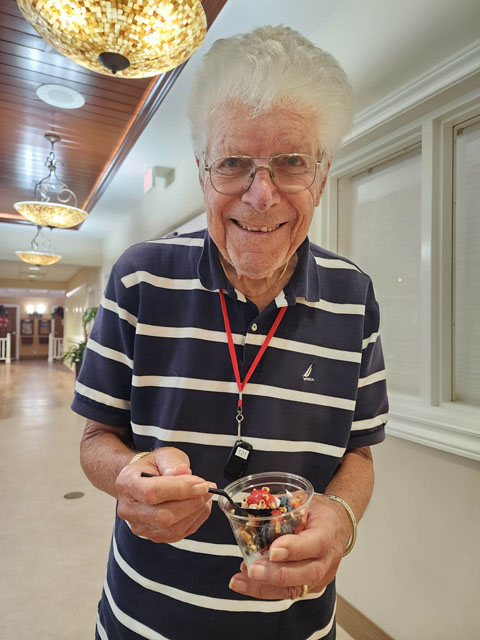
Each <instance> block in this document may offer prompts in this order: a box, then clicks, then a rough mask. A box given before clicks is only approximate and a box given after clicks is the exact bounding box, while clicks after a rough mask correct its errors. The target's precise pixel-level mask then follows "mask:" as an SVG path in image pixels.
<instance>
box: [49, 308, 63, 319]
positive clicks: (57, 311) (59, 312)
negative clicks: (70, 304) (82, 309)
mask: <svg viewBox="0 0 480 640" xmlns="http://www.w3.org/2000/svg"><path fill="white" fill-rule="evenodd" d="M57 316H60V318H62V320H63V307H56V308H55V309H54V310H53V312H52V315H51V316H50V317H51V319H52V320H55V318H56V317H57Z"/></svg>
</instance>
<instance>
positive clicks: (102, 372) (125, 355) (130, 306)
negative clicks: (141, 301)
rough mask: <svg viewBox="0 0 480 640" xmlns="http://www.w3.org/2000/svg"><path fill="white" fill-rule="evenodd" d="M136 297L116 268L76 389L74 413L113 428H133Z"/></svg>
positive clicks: (92, 334)
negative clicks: (131, 414) (125, 284)
mask: <svg viewBox="0 0 480 640" xmlns="http://www.w3.org/2000/svg"><path fill="white" fill-rule="evenodd" d="M133 289H134V290H135V289H136V287H133ZM136 295H137V294H136V293H135V291H132V289H126V288H125V286H124V285H123V283H122V281H121V279H120V277H119V275H118V273H117V272H116V270H115V268H114V269H113V270H112V273H111V275H110V279H109V281H108V284H107V287H106V290H105V295H104V297H103V299H102V303H101V305H100V307H99V310H98V313H97V316H96V318H95V324H94V326H93V328H92V331H91V333H90V336H89V338H88V342H87V348H86V350H85V356H84V359H83V363H82V367H81V369H80V373H79V376H78V378H77V381H76V385H75V397H74V400H73V403H72V409H73V411H75V412H76V413H79V414H80V415H82V416H84V417H86V418H89V419H91V420H95V421H96V422H101V423H103V424H109V425H112V426H119V427H130V394H131V384H132V373H133V358H134V345H135V330H136V324H137V314H138V311H137V309H138V300H137V299H136Z"/></svg>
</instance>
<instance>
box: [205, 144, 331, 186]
mask: <svg viewBox="0 0 480 640" xmlns="http://www.w3.org/2000/svg"><path fill="white" fill-rule="evenodd" d="M298 156H302V157H305V158H310V159H311V160H313V161H314V163H315V173H314V174H313V180H312V182H311V183H310V184H309V185H308V187H304V188H303V189H300V190H299V191H283V190H282V189H281V188H280V187H279V186H278V185H277V183H276V182H275V174H274V173H273V170H272V167H271V161H272V160H273V158H279V157H287V158H296V157H298ZM324 157H325V151H322V155H321V157H320V160H315V158H314V157H313V156H310V155H308V153H276V154H275V155H274V156H224V157H223V158H216V159H215V160H213V162H211V163H210V164H209V165H207V162H206V157H205V156H204V159H203V166H204V170H205V171H208V175H209V176H210V184H211V185H212V188H213V189H214V190H215V191H216V192H217V193H220V194H221V195H223V196H243V194H244V193H247V191H248V190H249V189H250V187H251V186H252V184H253V181H254V180H255V176H256V175H257V171H258V170H259V169H268V172H269V174H270V180H271V181H272V182H273V184H274V185H275V186H276V188H277V189H278V190H279V191H281V192H282V193H301V192H302V191H306V190H307V189H310V187H311V186H312V184H313V183H314V182H315V179H316V177H317V169H318V167H319V166H320V165H321V164H322V162H323V158H324ZM227 158H248V159H249V160H268V164H259V165H257V164H256V165H255V169H254V171H253V174H252V176H251V180H250V184H249V185H248V187H247V188H246V189H245V190H244V191H241V192H240V193H223V192H222V191H219V190H218V189H216V188H215V185H214V184H213V181H212V176H211V174H210V170H211V168H212V166H213V165H214V164H215V162H218V161H219V160H226V159H227Z"/></svg>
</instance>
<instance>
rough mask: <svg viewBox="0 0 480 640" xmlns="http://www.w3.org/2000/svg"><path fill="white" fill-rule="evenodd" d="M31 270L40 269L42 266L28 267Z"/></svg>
mask: <svg viewBox="0 0 480 640" xmlns="http://www.w3.org/2000/svg"><path fill="white" fill-rule="evenodd" d="M28 269H29V271H40V267H28Z"/></svg>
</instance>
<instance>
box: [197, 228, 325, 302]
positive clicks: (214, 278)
mask: <svg viewBox="0 0 480 640" xmlns="http://www.w3.org/2000/svg"><path fill="white" fill-rule="evenodd" d="M297 256H298V260H297V266H296V269H295V272H294V274H293V276H292V277H291V279H290V282H289V283H288V284H287V286H286V287H285V289H284V292H285V297H286V299H287V302H288V304H289V305H292V304H295V302H296V299H297V298H305V300H307V301H308V302H318V301H319V300H320V279H319V277H318V268H317V263H316V262H315V257H314V255H313V253H312V251H311V247H310V241H309V239H308V237H307V238H305V240H304V241H303V242H302V244H301V245H300V247H299V248H298V251H297ZM197 273H198V277H199V279H200V282H201V283H202V285H203V286H204V287H205V288H206V289H208V290H209V291H217V290H218V289H223V290H225V291H226V292H227V294H228V295H231V296H232V297H236V298H238V299H239V300H243V301H245V296H243V294H241V293H240V292H239V291H237V290H236V289H234V288H233V286H232V284H231V282H230V281H229V280H228V278H227V277H226V275H225V273H224V271H223V269H222V265H221V264H220V260H219V255H218V248H217V246H216V244H215V243H214V242H213V240H212V239H211V237H210V234H209V233H208V230H205V241H204V244H203V249H202V253H201V256H200V260H199V262H198V268H197Z"/></svg>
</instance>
